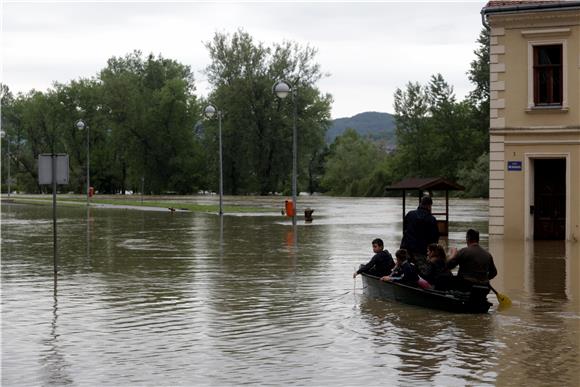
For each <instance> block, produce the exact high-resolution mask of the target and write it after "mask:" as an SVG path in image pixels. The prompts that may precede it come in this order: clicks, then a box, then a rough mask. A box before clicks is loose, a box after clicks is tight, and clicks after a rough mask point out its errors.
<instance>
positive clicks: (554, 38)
mask: <svg viewBox="0 0 580 387" xmlns="http://www.w3.org/2000/svg"><path fill="white" fill-rule="evenodd" d="M488 22H489V24H490V26H491V34H490V97H491V98H490V105H491V106H490V201H489V204H490V208H489V215H490V218H489V233H490V234H491V235H503V236H504V237H505V238H514V239H522V238H531V237H533V231H532V225H533V219H532V217H531V216H530V214H529V205H530V204H533V203H532V201H533V193H531V192H530V191H531V181H533V177H531V176H532V175H533V173H532V172H533V171H532V166H533V165H532V164H533V163H531V162H530V160H532V159H534V158H545V157H558V158H566V160H567V171H566V172H567V184H568V186H567V201H568V203H567V214H566V220H567V224H566V239H570V240H580V11H579V10H568V11H542V12H537V11H536V12H527V13H513V14H492V15H490V16H489V18H488ZM538 43H544V44H546V43H558V44H560V43H561V44H562V45H563V59H564V69H563V70H564V74H565V75H564V82H565V84H564V100H563V103H562V107H561V108H557V109H554V108H550V109H546V108H543V109H542V108H537V107H534V106H533V88H532V82H531V81H532V78H531V74H532V73H531V71H532V67H531V66H532V63H531V62H532V61H533V59H532V55H531V53H532V50H533V49H532V47H533V45H534V44H538ZM508 161H519V162H521V166H522V168H521V171H510V170H508V168H507V163H508ZM530 179H531V180H530ZM531 222H532V223H531Z"/></svg>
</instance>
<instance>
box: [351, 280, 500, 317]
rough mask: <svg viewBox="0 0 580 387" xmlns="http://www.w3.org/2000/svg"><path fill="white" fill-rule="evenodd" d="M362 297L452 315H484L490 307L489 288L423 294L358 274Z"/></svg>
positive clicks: (413, 288) (426, 291) (414, 288)
mask: <svg viewBox="0 0 580 387" xmlns="http://www.w3.org/2000/svg"><path fill="white" fill-rule="evenodd" d="M361 275H362V281H363V293H364V294H365V295H367V296H369V297H373V298H380V299H387V300H395V301H398V302H402V303H404V304H409V305H417V306H422V307H425V308H431V309H439V310H445V311H448V312H453V313H487V311H488V310H489V307H490V306H491V304H490V303H489V302H488V301H487V294H488V293H489V288H488V287H486V286H473V288H472V291H471V292H469V293H463V292H457V291H448V292H443V291H438V290H425V289H421V288H419V287H413V286H409V285H405V284H401V283H397V282H386V281H381V280H380V278H379V277H375V276H372V275H369V274H366V273H361Z"/></svg>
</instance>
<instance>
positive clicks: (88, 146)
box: [87, 125, 91, 206]
mask: <svg viewBox="0 0 580 387" xmlns="http://www.w3.org/2000/svg"><path fill="white" fill-rule="evenodd" d="M90 130H91V129H90V128H89V126H88V125H87V206H88V205H89V204H90V199H89V196H90V195H89V191H90V189H91V153H90V145H89V140H90V134H89V133H90Z"/></svg>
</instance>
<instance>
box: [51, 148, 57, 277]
mask: <svg viewBox="0 0 580 387" xmlns="http://www.w3.org/2000/svg"><path fill="white" fill-rule="evenodd" d="M56 241H57V239H56V154H54V153H53V154H52V254H53V261H54V275H55V276H56V273H57V272H58V259H57V248H56Z"/></svg>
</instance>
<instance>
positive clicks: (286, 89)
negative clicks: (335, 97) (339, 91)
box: [272, 80, 298, 225]
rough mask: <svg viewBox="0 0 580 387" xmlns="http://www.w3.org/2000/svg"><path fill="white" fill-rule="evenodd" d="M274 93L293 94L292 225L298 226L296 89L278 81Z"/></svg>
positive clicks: (279, 96)
mask: <svg viewBox="0 0 580 387" xmlns="http://www.w3.org/2000/svg"><path fill="white" fill-rule="evenodd" d="M272 91H273V92H274V94H276V96H278V98H280V99H284V98H286V97H287V96H288V94H292V102H293V104H294V119H293V125H292V207H293V209H294V213H293V214H292V224H293V225H295V224H296V174H297V165H296V163H297V161H296V159H297V158H296V153H297V151H298V149H297V148H298V144H297V136H296V116H297V112H296V89H295V88H293V87H291V86H290V84H289V83H288V82H286V81H284V80H279V81H277V82H276V83H275V84H274V86H273V87H272Z"/></svg>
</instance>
